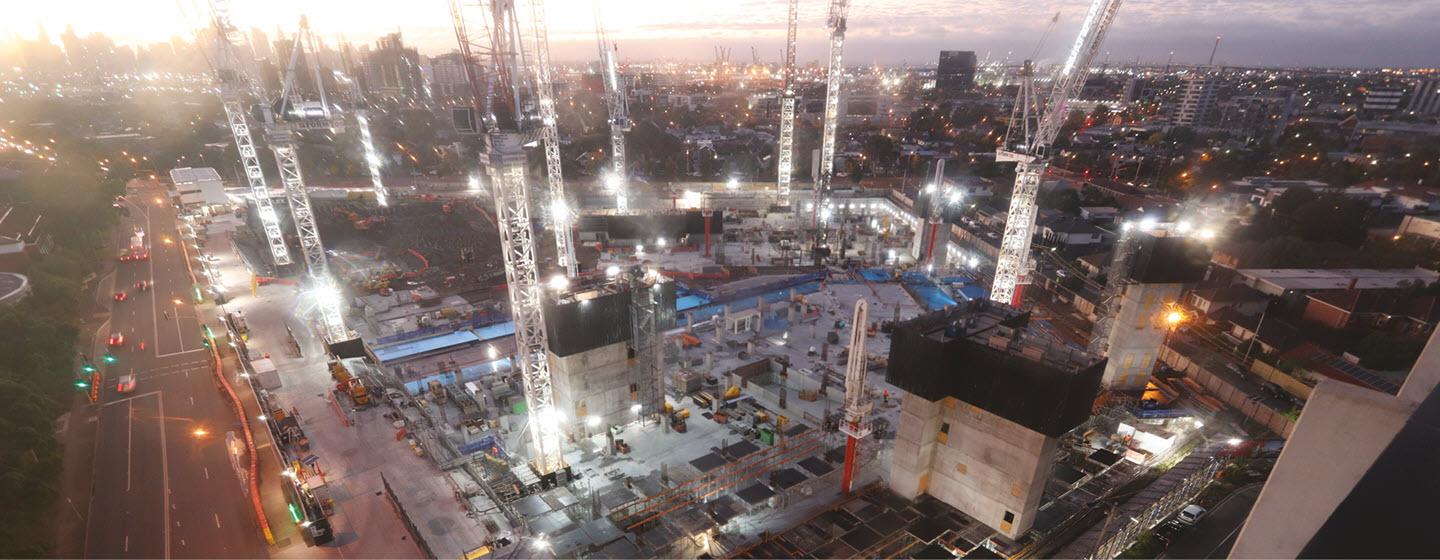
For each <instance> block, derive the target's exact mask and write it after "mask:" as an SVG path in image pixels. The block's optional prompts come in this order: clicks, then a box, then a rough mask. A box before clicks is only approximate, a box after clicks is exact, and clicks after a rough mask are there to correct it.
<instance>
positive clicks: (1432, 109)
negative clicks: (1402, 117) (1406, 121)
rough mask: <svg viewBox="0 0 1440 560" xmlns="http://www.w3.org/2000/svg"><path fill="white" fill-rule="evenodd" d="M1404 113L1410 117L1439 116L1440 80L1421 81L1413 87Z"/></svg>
mask: <svg viewBox="0 0 1440 560" xmlns="http://www.w3.org/2000/svg"><path fill="white" fill-rule="evenodd" d="M1405 111H1406V112H1407V113H1410V114H1412V115H1429V116H1432V117H1433V116H1437V115H1440V78H1430V79H1428V80H1423V81H1421V82H1420V83H1419V85H1417V86H1415V91H1414V92H1413V93H1411V94H1410V103H1409V104H1407V105H1406V106H1405Z"/></svg>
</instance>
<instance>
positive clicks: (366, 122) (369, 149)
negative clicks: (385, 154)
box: [355, 110, 390, 206]
mask: <svg viewBox="0 0 1440 560" xmlns="http://www.w3.org/2000/svg"><path fill="white" fill-rule="evenodd" d="M355 125H356V127H357V128H359V129H360V143H361V144H362V145H363V146H362V147H364V148H365V166H366V167H368V168H369V169H370V186H371V188H372V189H374V191H375V203H376V204H379V205H380V206H389V205H390V189H387V188H385V179H384V177H382V176H381V175H380V154H378V153H376V152H375V139H374V138H373V137H372V136H371V135H370V115H369V112H368V111H364V110H357V111H355Z"/></svg>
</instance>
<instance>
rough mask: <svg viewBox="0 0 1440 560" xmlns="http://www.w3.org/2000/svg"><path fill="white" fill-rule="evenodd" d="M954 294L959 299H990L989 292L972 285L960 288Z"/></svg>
mask: <svg viewBox="0 0 1440 560" xmlns="http://www.w3.org/2000/svg"><path fill="white" fill-rule="evenodd" d="M955 293H957V294H959V295H960V297H963V298H965V299H985V298H987V297H990V291H989V290H986V289H985V288H982V287H980V286H974V285H971V286H961V287H960V288H958V289H956V290H955Z"/></svg>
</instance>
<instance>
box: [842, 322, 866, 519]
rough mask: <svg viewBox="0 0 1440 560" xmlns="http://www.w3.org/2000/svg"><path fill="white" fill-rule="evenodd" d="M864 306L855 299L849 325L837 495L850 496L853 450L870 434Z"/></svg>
mask: <svg viewBox="0 0 1440 560" xmlns="http://www.w3.org/2000/svg"><path fill="white" fill-rule="evenodd" d="M867 307H868V304H867V303H865V299H864V298H860V299H857V300H855V315H854V317H853V318H852V319H851V322H850V358H849V360H848V361H847V362H846V363H845V420H844V421H843V422H841V423H840V431H841V432H844V433H845V435H846V436H847V437H846V438H845V473H844V477H843V478H841V479H840V492H842V493H846V494H848V493H850V484H851V483H852V482H853V481H854V479H855V450H856V448H857V447H859V444H860V440H862V439H864V438H865V436H868V435H870V422H869V416H870V406H871V405H870V400H869V399H867V398H866V395H865V391H866V389H865V370H866V369H867V366H866V362H865V330H866V327H867V326H868V325H867V321H868V318H867V316H866V313H867Z"/></svg>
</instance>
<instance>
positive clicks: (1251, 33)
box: [0, 0, 1440, 68]
mask: <svg viewBox="0 0 1440 560" xmlns="http://www.w3.org/2000/svg"><path fill="white" fill-rule="evenodd" d="M465 1H467V2H472V3H473V2H474V1H476V0H465ZM600 1H602V2H603V5H604V9H605V16H604V17H605V23H606V26H607V31H608V33H609V36H610V38H611V40H612V41H614V42H616V43H617V44H618V48H619V50H620V55H621V58H622V59H623V60H626V61H647V60H655V59H659V58H669V59H689V60H709V59H711V58H713V52H714V47H715V46H717V45H719V46H724V47H729V48H731V49H732V54H731V60H732V61H748V60H749V59H750V58H751V48H752V47H754V48H755V49H756V53H757V54H758V56H759V58H760V59H761V61H764V62H771V61H776V60H778V59H779V58H780V55H781V51H782V48H783V44H784V40H785V0H728V1H724V2H717V1H714V0H600ZM207 2H208V0H124V1H114V0H44V1H33V0H0V13H3V15H4V17H3V18H0V36H3V37H9V36H11V35H12V34H19V35H20V36H23V37H33V36H35V34H36V32H37V31H36V30H37V29H38V27H39V26H40V25H43V26H44V27H45V28H46V30H47V31H48V32H49V33H50V35H51V37H52V38H54V37H57V36H58V35H59V33H60V32H61V31H63V30H64V28H65V26H66V25H67V24H68V25H74V27H75V29H76V31H77V32H79V33H81V34H82V35H83V34H88V33H91V32H101V33H105V34H106V35H109V36H110V37H112V38H113V39H115V40H116V42H118V43H121V44H136V43H149V42H159V41H165V40H167V39H169V38H170V37H171V36H174V35H180V36H189V35H191V34H192V31H190V30H192V29H193V28H195V27H196V26H197V25H200V24H202V23H203V21H204V19H205V17H206V14H207V13H208V8H207V7H206V6H208V3H207ZM230 3H231V4H232V5H233V6H232V7H231V19H232V20H233V21H234V22H235V23H236V24H237V25H239V26H241V27H242V28H249V27H251V26H255V27H259V28H261V29H263V30H265V31H266V32H267V33H270V34H272V35H273V34H274V30H275V29H276V26H277V25H279V26H282V27H284V28H285V29H287V30H291V29H293V28H294V25H295V22H296V21H297V20H298V18H299V16H300V14H302V13H303V14H306V15H308V16H309V19H310V24H311V27H312V29H314V30H315V31H316V32H317V33H318V34H320V35H321V36H323V37H326V38H328V39H335V38H339V37H341V36H344V37H345V38H346V39H348V40H351V41H353V42H357V43H363V42H370V41H372V40H373V39H374V38H375V37H377V36H379V35H382V34H385V33H391V32H394V31H396V30H399V31H402V32H403V33H404V35H405V40H406V42H407V43H409V44H412V45H414V46H417V47H419V48H420V50H421V51H422V52H425V53H427V54H439V53H442V52H446V51H449V50H451V49H452V48H453V45H454V44H455V38H454V34H453V33H452V32H451V28H450V14H449V9H448V3H447V0H230ZM519 3H520V4H521V5H522V6H526V5H528V4H527V3H526V0H520V2H519ZM827 4H828V2H827V1H826V0H801V2H800V24H799V27H800V42H799V54H798V58H799V60H800V61H801V62H812V61H819V60H821V59H822V58H824V56H825V49H826V34H827V31H826V29H825V11H826V8H827ZM1088 5H1089V2H1088V1H1087V0H852V2H851V8H850V18H849V32H848V34H847V36H846V37H847V40H846V59H847V61H848V63H849V64H865V63H887V64H888V63H906V62H908V63H912V64H928V63H933V61H934V60H935V58H936V55H937V51H939V50H942V49H944V50H973V51H976V53H977V54H978V55H979V56H980V57H981V58H982V59H983V58H985V57H986V54H987V53H989V55H990V57H991V58H994V59H1003V58H1005V57H1006V56H1007V53H1009V57H1010V58H1012V59H1022V58H1026V57H1028V56H1029V55H1030V54H1031V53H1032V52H1034V51H1035V50H1036V48H1037V45H1038V46H1039V56H1038V57H1037V58H1038V59H1039V60H1040V61H1042V62H1046V61H1054V60H1055V59H1058V58H1061V57H1063V55H1064V52H1065V51H1066V50H1067V48H1068V44H1069V43H1070V42H1071V41H1072V40H1073V38H1074V36H1075V32H1076V30H1077V28H1078V27H1079V24H1080V20H1081V19H1082V18H1083V17H1084V15H1085V11H1086V9H1087V7H1088ZM546 10H547V13H548V19H549V22H550V25H549V29H550V38H551V50H552V57H553V58H554V59H555V60H557V61H580V60H588V59H590V58H594V57H595V52H596V45H595V40H594V14H593V11H592V0H550V1H549V2H546ZM523 11H525V10H524V9H522V12H523ZM1057 12H1058V13H1059V14H1060V19H1059V23H1058V24H1057V25H1056V28H1055V31H1054V33H1053V34H1051V35H1050V37H1049V39H1048V40H1046V41H1045V42H1044V43H1043V44H1040V42H1039V39H1040V37H1041V35H1042V34H1043V33H1044V31H1045V29H1046V27H1048V26H1049V24H1050V20H1051V18H1052V16H1054V15H1055V14H1056V13H1057ZM1437 22H1440V0H1128V1H1126V2H1125V4H1124V5H1123V6H1122V7H1121V9H1120V14H1119V16H1118V18H1117V19H1116V22H1115V25H1114V26H1113V27H1112V28H1111V31H1110V34H1109V36H1108V38H1107V39H1106V43H1105V46H1104V50H1105V51H1106V53H1108V57H1107V56H1106V55H1105V54H1102V55H1101V57H1100V58H1102V59H1108V60H1109V61H1110V62H1113V63H1121V62H1133V61H1135V60H1137V59H1139V60H1141V61H1146V62H1164V61H1165V60H1166V59H1167V58H1168V57H1169V55H1170V52H1171V51H1173V52H1174V53H1175V54H1174V59H1175V61H1176V62H1204V61H1205V60H1206V59H1207V58H1208V57H1209V55H1210V50H1211V47H1212V46H1213V45H1214V41H1215V37H1216V36H1217V35H1221V36H1224V41H1223V42H1222V44H1221V47H1220V51H1219V55H1218V56H1217V57H1216V59H1217V62H1221V63H1224V64H1229V65H1242V66H1289V65H1305V66H1387V67H1431V68H1433V67H1440V32H1436V31H1435V30H1436V28H1437ZM287 32H288V31H287ZM272 38H273V37H272Z"/></svg>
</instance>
